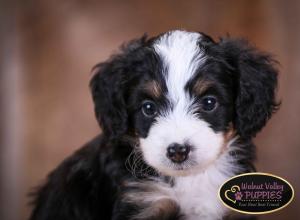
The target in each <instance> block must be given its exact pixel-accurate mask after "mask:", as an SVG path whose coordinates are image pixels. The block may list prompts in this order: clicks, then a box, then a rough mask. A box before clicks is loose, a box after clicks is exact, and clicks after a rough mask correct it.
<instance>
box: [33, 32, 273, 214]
mask: <svg viewBox="0 0 300 220" xmlns="http://www.w3.org/2000/svg"><path fill="white" fill-rule="evenodd" d="M187 34H188V32H184V31H173V32H168V33H165V34H162V35H159V36H157V37H154V38H150V39H148V38H147V37H146V36H143V37H142V38H140V39H137V40H133V41H131V42H129V43H128V44H127V45H125V46H123V47H122V48H121V51H120V53H118V54H117V55H114V56H112V57H111V58H110V59H109V60H108V61H106V62H104V63H100V64H98V65H97V66H96V67H95V68H94V72H95V74H94V75H93V78H92V79H91V82H90V89H91V93H92V98H93V101H94V104H95V114H96V118H97V120H98V122H99V124H100V126H101V128H102V131H103V133H102V134H101V135H99V136H97V137H96V138H95V139H93V140H92V141H90V142H89V143H87V144H86V145H85V146H83V147H82V148H81V149H79V150H78V151H77V152H75V153H74V154H73V155H71V156H70V157H68V158H66V159H65V160H64V161H63V162H62V163H61V164H60V165H59V166H58V167H57V168H56V169H55V170H54V171H52V172H51V173H50V174H49V175H48V177H47V179H46V181H45V183H44V184H42V185H41V186H40V187H38V188H37V189H36V190H35V192H34V193H33V194H32V196H33V198H34V201H33V205H34V209H33V211H32V214H31V217H30V220H50V219H51V220H52V219H55V220H63V219H64V220H67V219H72V220H82V219H85V220H99V219H113V220H119V219H120V220H126V219H128V220H129V219H132V220H133V219H148V220H150V219H152V220H155V219H160V220H161V219H163V220H171V219H172V220H175V219H177V220H179V219H181V220H184V219H186V220H196V219H211V220H213V219H223V218H228V214H229V212H228V210H227V209H226V208H225V207H223V206H222V205H220V204H219V202H218V201H217V199H216V198H217V195H216V190H217V188H218V187H219V186H220V184H222V182H223V181H225V180H226V179H227V178H229V177H231V176H233V175H236V174H239V173H244V172H250V171H253V170H254V166H253V160H254V158H255V147H254V145H253V143H252V142H251V138H252V137H254V136H255V134H256V133H257V132H259V131H260V130H261V129H262V128H263V127H264V125H265V124H266V122H267V121H268V120H269V119H270V117H271V115H272V113H273V112H274V111H275V110H276V109H277V108H278V104H277V102H276V100H275V91H276V86H277V70H276V68H275V64H276V62H275V61H274V60H273V59H272V57H271V56H270V55H268V54H265V53H262V52H260V51H258V50H257V49H255V48H253V47H252V46H250V45H249V44H248V43H247V42H246V41H245V40H240V39H231V38H223V39H220V41H218V42H215V41H214V40H213V39H212V38H210V37H209V36H207V35H205V34H203V33H195V34H189V35H188V36H187ZM189 36H192V37H189ZM164 38H165V41H164ZM183 40H186V43H185V45H186V44H189V43H191V44H192V43H193V45H190V48H189V49H188V50H185V53H193V51H196V52H195V55H194V57H193V55H192V54H190V55H189V54H186V55H185V56H184V57H182V58H180V59H178V61H176V62H179V63H176V65H175V66H176V68H177V70H178V68H182V66H180V65H184V64H185V63H184V62H182V63H180V60H182V59H188V57H187V56H191V60H190V61H189V62H194V60H195V59H196V60H197V56H199V57H200V56H201V57H202V58H203V57H204V59H203V60H202V61H201V62H198V61H197V62H198V63H196V64H195V63H194V64H195V66H194V67H193V69H192V70H191V69H189V68H188V69H189V70H190V71H192V72H190V73H189V74H190V77H188V78H186V79H185V80H187V81H186V82H185V83H184V84H185V85H184V88H182V89H184V90H182V91H186V92H187V94H189V96H188V97H190V96H191V94H194V88H195V87H196V88H197V91H198V92H199V91H200V93H202V92H203V91H206V90H207V89H210V88H209V87H210V86H211V85H214V89H213V90H212V91H213V94H217V95H216V96H217V97H218V100H219V107H218V109H216V111H215V112H214V113H211V114H210V113H205V112H204V113H203V112H201V111H198V109H197V106H198V105H194V104H195V103H197V102H198V97H196V98H193V99H191V100H192V101H193V102H191V104H190V105H191V106H192V110H191V109H188V110H187V111H188V112H187V113H186V114H194V116H193V117H190V118H189V120H190V121H191V122H192V124H193V125H191V126H193V127H195V128H197V129H198V127H197V126H200V124H201V126H202V127H201V126H200V128H199V129H200V130H201V132H206V133H207V134H209V135H211V138H212V139H216V140H222V144H221V145H220V150H219V153H218V154H217V155H216V158H215V159H214V160H213V161H211V162H210V163H208V164H205V166H204V167H201V169H200V168H199V167H196V168H194V169H192V171H189V172H183V173H180V172H179V171H176V170H175V171H174V173H168V172H169V171H168V172H167V173H165V171H164V170H163V169H160V168H159V167H156V164H155V163H153V164H152V163H151V162H150V163H149V161H148V160H145V151H144V148H145V146H144V148H142V147H141V141H142V143H144V142H145V141H144V140H149V136H151V135H152V134H153V133H154V134H153V135H154V139H155V137H157V146H158V145H159V144H160V143H161V142H159V141H160V136H159V134H158V133H155V132H156V130H155V129H154V127H155V128H156V129H158V130H159V129H160V128H159V126H158V125H157V124H159V125H162V124H163V123H162V122H161V121H160V119H159V118H145V117H144V116H143V114H142V113H141V111H140V105H139V104H138V103H140V102H141V101H142V100H144V99H145V98H148V99H149V96H150V95H151V94H145V91H144V89H145V85H146V84H147V83H148V82H153V80H155V83H152V84H153V85H155V88H154V89H155V91H154V92H155V98H156V99H157V103H159V106H160V107H161V112H163V113H162V114H161V115H160V117H161V118H163V119H161V120H162V121H164V123H165V124H163V125H164V126H168V123H173V122H172V120H170V121H169V122H167V124H166V122H165V120H166V119H164V117H165V118H167V117H169V115H170V114H171V112H172V111H175V110H174V109H176V108H177V107H176V106H175V104H174V102H173V103H172V101H170V99H168V98H169V97H171V96H170V95H168V94H169V93H170V90H171V89H170V88H171V87H170V86H172V88H175V90H174V91H175V93H174V94H175V95H178V94H179V96H178V97H179V99H180V100H181V97H182V95H181V96H180V94H181V93H182V91H180V92H181V93H178V94H177V93H176V92H177V89H178V86H179V82H176V80H175V81H174V80H173V79H172V80H170V78H166V77H168V75H167V74H172V71H171V70H172V68H171V66H170V65H172V64H174V62H173V61H172V60H174V59H175V60H176V57H175V58H174V56H175V55H176V53H179V54H180V51H181V50H182V48H180V47H178V48H177V47H176V46H178V42H182V41H183ZM158 43H161V44H160V45H158V46H157V44H158ZM173 44H174V45H173ZM155 45H156V46H155ZM186 46H187V45H186ZM163 47H165V48H163ZM170 47H173V48H172V50H171V49H170V50H169V48H170ZM193 47H194V48H196V49H195V50H194V49H193ZM155 48H163V49H164V50H166V51H164V58H162V54H161V53H159V52H158V50H157V49H155ZM168 51H172V54H168ZM168 56H172V57H171V58H172V59H171V58H166V57H168ZM195 57H196V58H195ZM167 61H168V63H166V62H167ZM172 62H173V63H172ZM182 69H183V70H184V68H182ZM170 71H171V72H170ZM174 71H176V70H173V72H174ZM177 74H182V73H181V72H179V73H177ZM167 79H169V81H167ZM182 79H184V78H182ZM180 83H181V84H182V83H183V82H180ZM152 84H151V83H150V84H147V85H152ZM176 86H177V87H176ZM147 91H148V92H149V91H150V92H151V89H150V90H149V88H148V90H147ZM208 91H211V90H208ZM184 96H185V95H184ZM174 97H177V96H174ZM185 99H186V100H185V101H189V100H188V99H187V98H185ZM187 103H188V102H187ZM188 104H189V103H188ZM195 106H196V107H195ZM191 112H192V113H191ZM172 114H173V113H172ZM174 114H175V113H174ZM212 114H213V115H212ZM176 117H177V116H176ZM176 117H175V116H174V118H175V119H176ZM175 119H174V120H175ZM176 120H177V119H176ZM180 120H181V119H180ZM182 120H183V121H182V126H189V125H185V124H184V121H185V120H186V119H182ZM199 121H202V122H201V123H200V124H198V122H199ZM172 126H173V125H172ZM161 127H162V128H161V129H165V127H163V126H161ZM178 129H180V128H178ZM165 130H166V129H165ZM167 130H168V129H167ZM178 131H179V130H178ZM187 131H188V129H187V127H185V129H184V130H182V131H180V132H179V133H178V134H177V135H175V136H178V135H179V136H180V135H181V134H184V132H187ZM159 132H161V130H159ZM214 134H218V137H217V136H216V137H215V136H214ZM167 135H168V134H167ZM199 135H200V134H199ZM175 136H174V137H173V136H172V135H171V136H170V135H169V136H168V138H177V139H176V140H179V139H178V137H175ZM199 137H200V136H199ZM147 138H148V139H147ZM217 138H218V139H217ZM204 139H205V138H204ZM150 141H152V139H150ZM200 141H206V142H203V143H206V144H208V143H210V142H209V140H200ZM148 142H149V141H148ZM148 142H147V143H148ZM223 142H224V143H223ZM151 143H152V142H150V144H151ZM197 143H198V142H197ZM201 143H202V142H201ZM215 143H219V142H215ZM153 147H155V146H153ZM154 150H158V149H152V150H151V151H150V157H151V154H152V153H154ZM194 162H197V161H196V160H195V161H194ZM167 165H169V164H167ZM167 165H166V166H167ZM178 166H179V165H178ZM191 166H193V164H188V165H187V166H186V167H184V168H187V169H189V168H190V167H191ZM170 167H171V168H172V169H173V168H174V169H176V167H175V166H173V165H172V166H170ZM170 167H169V168H170ZM171 168H170V169H171ZM173 174H174V175H173ZM191 186H193V187H191ZM198 186H199V188H197V187H198ZM201 186H203V187H207V188H208V189H209V190H206V191H201Z"/></svg>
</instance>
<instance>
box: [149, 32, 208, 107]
mask: <svg viewBox="0 0 300 220" xmlns="http://www.w3.org/2000/svg"><path fill="white" fill-rule="evenodd" d="M200 40H201V35H200V34H199V33H194V32H186V31H179V30H177V31H172V32H168V33H166V34H164V35H163V36H161V37H160V38H159V39H158V40H157V42H155V44H154V49H155V51H156V53H157V54H158V55H159V56H160V57H161V59H162V60H163V64H164V66H165V69H166V70H167V72H166V73H164V75H165V80H166V84H167V88H168V95H169V98H170V99H171V100H172V101H173V102H174V103H177V104H187V101H188V99H189V97H188V94H186V92H185V91H184V87H185V85H186V83H187V82H188V81H189V80H190V79H191V78H192V77H193V75H194V73H195V71H196V70H197V68H198V67H199V65H201V64H202V63H203V62H204V56H203V52H202V51H201V50H200V47H199V45H198V42H199V41H200Z"/></svg>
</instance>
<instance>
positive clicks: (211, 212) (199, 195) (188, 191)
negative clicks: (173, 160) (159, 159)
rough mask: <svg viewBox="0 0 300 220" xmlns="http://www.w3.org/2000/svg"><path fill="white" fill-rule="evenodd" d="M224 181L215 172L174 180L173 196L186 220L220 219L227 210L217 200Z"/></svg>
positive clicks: (223, 177)
mask: <svg viewBox="0 0 300 220" xmlns="http://www.w3.org/2000/svg"><path fill="white" fill-rule="evenodd" d="M226 179H228V176H227V175H225V174H223V173H220V172H216V170H215V172H212V170H211V171H209V172H204V173H201V174H198V175H194V176H187V177H177V178H176V180H175V185H174V187H173V191H174V194H173V195H174V196H175V200H176V202H177V203H178V205H179V206H180V208H181V211H182V212H183V213H184V214H185V216H186V217H187V219H188V220H197V219H209V220H217V219H222V217H223V216H224V215H225V213H226V212H227V208H226V207H225V206H224V205H223V204H222V203H221V201H220V200H219V199H218V189H219V187H220V186H221V185H222V183H224V182H225V180H226Z"/></svg>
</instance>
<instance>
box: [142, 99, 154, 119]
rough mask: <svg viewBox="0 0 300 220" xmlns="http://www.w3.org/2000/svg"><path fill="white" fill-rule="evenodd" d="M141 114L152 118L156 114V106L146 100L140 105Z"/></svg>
mask: <svg viewBox="0 0 300 220" xmlns="http://www.w3.org/2000/svg"><path fill="white" fill-rule="evenodd" d="M142 112H143V114H144V115H145V116H146V117H148V118H151V117H154V116H155V115H156V114H157V109H156V104H155V103H154V102H152V101H150V100H146V101H144V102H143V104H142Z"/></svg>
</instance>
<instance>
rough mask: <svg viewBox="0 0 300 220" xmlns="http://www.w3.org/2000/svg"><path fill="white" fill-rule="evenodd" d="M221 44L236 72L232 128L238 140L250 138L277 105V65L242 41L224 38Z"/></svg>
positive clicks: (262, 125) (268, 56) (267, 56)
mask: <svg viewBox="0 0 300 220" xmlns="http://www.w3.org/2000/svg"><path fill="white" fill-rule="evenodd" d="M221 45H223V47H224V49H225V53H229V54H230V55H229V56H228V57H227V59H229V62H230V63H231V64H232V65H233V67H234V69H235V71H236V72H237V80H236V87H237V90H236V92H237V96H236V100H235V117H234V125H235V128H236V130H237V132H238V134H239V135H240V136H241V137H243V138H251V137H253V136H255V134H256V133H257V132H259V131H260V130H261V129H262V128H263V127H264V125H265V124H266V122H267V121H268V119H270V117H271V115H272V113H273V112H274V111H275V110H276V109H277V107H278V106H279V104H277V103H276V100H275V92H276V87H277V70H276V68H275V66H276V64H277V63H276V61H274V60H273V59H272V58H271V56H270V55H268V54H265V53H262V52H260V51H258V50H256V49H255V48H253V47H251V46H249V44H248V43H247V42H246V41H245V40H230V39H225V40H224V39H223V40H221ZM226 51H227V52H226Z"/></svg>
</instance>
